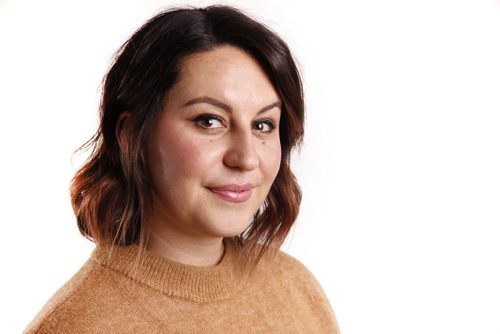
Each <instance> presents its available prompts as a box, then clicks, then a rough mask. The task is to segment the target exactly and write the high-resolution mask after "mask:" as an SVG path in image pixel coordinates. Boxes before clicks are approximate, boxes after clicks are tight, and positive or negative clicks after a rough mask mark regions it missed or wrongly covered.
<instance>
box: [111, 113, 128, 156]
mask: <svg viewBox="0 0 500 334" xmlns="http://www.w3.org/2000/svg"><path fill="white" fill-rule="evenodd" d="M130 117H132V116H131V114H130V112H128V111H124V112H122V113H121V114H120V115H119V116H118V120H117V122H116V126H115V136H116V141H117V142H118V146H120V151H124V150H125V149H126V147H127V137H126V134H127V131H126V130H127V128H129V126H130Z"/></svg>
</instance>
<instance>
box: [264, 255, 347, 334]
mask: <svg viewBox="0 0 500 334" xmlns="http://www.w3.org/2000/svg"><path fill="white" fill-rule="evenodd" d="M262 262H263V263H262V266H261V268H260V270H259V272H258V275H259V276H260V277H261V278H263V279H264V280H265V282H266V285H268V286H269V287H271V288H272V289H273V290H275V291H276V292H275V297H276V296H277V299H284V300H286V301H287V303H289V304H291V305H294V310H293V312H297V311H300V312H299V313H300V314H301V317H302V318H304V319H306V318H307V319H309V321H311V322H315V323H317V324H319V325H318V326H320V327H318V328H328V332H329V333H330V332H331V333H340V331H339V329H338V325H337V320H336V317H335V314H334V312H333V309H332V307H331V305H330V302H329V300H328V298H327V296H326V294H325V293H324V291H323V289H322V287H321V285H320V283H319V282H318V280H317V279H316V278H315V277H314V275H313V274H312V273H311V271H310V270H309V269H308V268H307V267H306V266H305V265H304V264H303V263H302V262H300V261H299V260H297V259H296V258H294V257H292V256H291V255H289V254H287V253H285V252H283V251H278V252H276V253H275V254H274V255H269V256H266V257H265V258H264V259H263V261H262Z"/></svg>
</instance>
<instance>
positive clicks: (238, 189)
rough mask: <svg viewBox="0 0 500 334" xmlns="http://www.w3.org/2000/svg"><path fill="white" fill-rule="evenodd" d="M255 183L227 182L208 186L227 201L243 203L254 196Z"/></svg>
mask: <svg viewBox="0 0 500 334" xmlns="http://www.w3.org/2000/svg"><path fill="white" fill-rule="evenodd" d="M253 188H254V186H253V184H251V183H246V184H242V185H240V184H226V185H223V186H218V187H208V189H209V190H210V191H211V192H213V193H214V194H216V195H218V196H219V197H220V198H222V199H223V200H225V201H228V202H233V203H242V202H245V201H247V200H248V199H249V198H250V196H252V189H253Z"/></svg>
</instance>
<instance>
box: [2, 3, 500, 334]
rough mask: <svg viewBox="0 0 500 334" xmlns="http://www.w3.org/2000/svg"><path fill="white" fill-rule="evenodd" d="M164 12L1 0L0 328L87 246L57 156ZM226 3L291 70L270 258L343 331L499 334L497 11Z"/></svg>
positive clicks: (66, 171)
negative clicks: (297, 190) (276, 233)
mask: <svg viewBox="0 0 500 334" xmlns="http://www.w3.org/2000/svg"><path fill="white" fill-rule="evenodd" d="M189 3H191V4H195V5H207V4H210V3H211V2H209V1H191V2H189ZM170 4H172V3H171V2H169V1H153V0H149V1H138V0H137V1H131V0H129V1H123V0H114V1H84V2H83V1H82V2H76V1H55V0H46V1H27V0H24V1H23V0H10V1H9V0H3V1H0V94H1V95H0V96H1V97H0V154H1V163H0V224H1V225H0V226H1V227H0V228H1V230H0V231H1V243H0V247H1V256H2V257H1V268H2V270H1V274H0V279H1V284H0V289H1V290H0V307H1V309H0V314H2V317H1V318H2V320H1V321H0V326H1V327H2V328H0V332H2V333H15V332H20V331H21V330H22V329H23V328H24V327H25V326H26V324H27V323H28V322H29V321H30V320H31V319H32V318H33V317H34V316H35V314H36V313H37V312H38V310H39V309H40V308H41V307H42V305H43V304H44V303H45V302H46V301H47V299H48V298H49V297H50V296H51V295H52V293H53V292H54V291H55V290H56V289H57V288H59V287H60V286H61V285H62V284H63V283H64V282H65V281H66V280H67V279H68V278H69V277H70V276H71V275H72V274H73V273H74V272H76V270H78V268H79V267H80V266H81V264H82V263H83V262H84V261H85V260H86V259H87V257H88V255H89V253H90V252H91V250H92V249H93V245H92V244H91V243H90V242H89V241H86V240H84V239H83V238H82V237H81V236H80V235H79V233H78V231H77V227H76V223H75V220H74V217H73V213H72V210H71V206H70V202H69V195H68V184H69V181H70V178H71V177H72V175H73V173H74V171H75V169H76V168H77V167H78V166H79V164H80V163H81V161H82V157H76V158H72V153H73V151H74V150H75V149H76V148H78V147H79V145H81V144H82V143H83V142H84V141H85V140H86V139H88V138H89V137H90V136H91V135H92V133H93V131H94V130H95V127H96V125H97V105H98V100H99V92H98V89H99V83H100V80H101V79H102V76H103V75H104V73H105V72H106V69H107V67H108V65H109V60H110V58H111V55H112V54H113V52H114V51H115V50H116V49H117V48H118V47H119V46H120V45H121V43H122V42H123V41H125V39H126V38H127V37H128V36H129V35H130V34H131V33H132V32H133V31H134V30H135V29H136V28H137V27H138V26H139V25H140V24H141V23H142V22H144V21H145V20H146V19H147V18H149V17H150V16H152V15H153V14H154V13H156V12H158V11H159V10H160V9H161V8H164V7H165V6H168V5H170ZM175 4H180V3H179V2H177V3H175ZM226 4H235V5H237V6H239V7H240V8H242V9H244V10H246V11H247V12H249V13H251V14H252V15H254V16H255V17H257V18H259V19H260V20H261V21H262V22H264V23H266V24H267V25H269V26H270V27H272V28H273V29H274V30H275V31H277V32H278V33H279V34H280V35H281V36H283V37H284V39H285V40H286V41H287V42H288V43H289V45H290V47H291V48H292V50H293V51H294V53H295V55H296V57H297V59H298V61H299V63H300V66H301V71H302V73H303V76H304V80H305V87H306V98H307V123H306V131H307V132H306V140H305V144H304V147H303V149H302V152H301V154H299V155H297V157H296V159H295V164H294V166H295V171H296V173H297V175H298V178H299V181H300V183H301V185H302V188H303V192H304V201H303V206H302V211H301V215H300V217H299V220H298V223H297V227H296V229H295V231H294V233H293V235H292V237H291V238H290V239H289V241H288V242H287V244H286V245H285V247H284V249H285V250H286V251H288V252H289V253H291V254H292V255H294V256H295V257H297V258H298V259H300V260H301V261H302V262H303V263H305V264H306V265H307V266H308V267H309V268H310V270H311V271H312V272H313V273H314V274H315V276H316V277H317V278H318V280H319V281H320V282H321V284H322V285H323V287H324V289H325V291H326V293H327V295H328V297H329V299H330V301H331V304H332V305H333V308H334V309H335V312H336V314H337V317H338V321H339V323H340V326H341V329H342V331H343V333H344V334H365V333H381V334H382V333H383V334H401V333H404V334H411V333H426V334H434V333H436V334H443V333H453V334H462V333H463V334H465V333H479V334H483V333H484V334H489V333H492V334H493V333H496V334H498V333H500V238H499V237H500V235H499V232H500V2H499V1H498V0H497V1H495V0H419V1H397V0H392V1H391V0H378V1H372V0H349V1H347V0H344V1H340V0H333V1H328V2H327V1H324V2H322V1H315V0H309V1H269V0H261V1H257V0H255V1H228V2H226Z"/></svg>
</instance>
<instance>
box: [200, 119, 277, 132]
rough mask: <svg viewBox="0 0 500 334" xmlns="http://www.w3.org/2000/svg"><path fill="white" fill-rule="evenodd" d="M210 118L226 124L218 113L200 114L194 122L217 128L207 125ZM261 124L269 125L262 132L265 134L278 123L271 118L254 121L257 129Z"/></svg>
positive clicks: (271, 130) (208, 128) (209, 128)
mask: <svg viewBox="0 0 500 334" xmlns="http://www.w3.org/2000/svg"><path fill="white" fill-rule="evenodd" d="M210 120H216V121H217V122H219V123H221V124H222V125H224V120H223V119H222V118H220V117H219V116H216V115H212V114H204V115H200V116H198V117H196V118H195V119H193V122H195V123H196V124H197V125H199V126H201V127H202V128H204V129H207V130H211V129H216V128H211V127H210V125H209V126H207V125H206V122H208V121H210ZM259 124H265V125H268V126H269V130H268V131H262V133H264V134H270V133H272V132H273V131H274V130H275V129H276V125H274V122H273V121H272V120H270V119H260V120H257V121H255V122H253V123H252V126H253V127H254V129H257V126H258V125H259ZM257 130H258V129H257Z"/></svg>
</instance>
